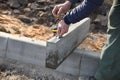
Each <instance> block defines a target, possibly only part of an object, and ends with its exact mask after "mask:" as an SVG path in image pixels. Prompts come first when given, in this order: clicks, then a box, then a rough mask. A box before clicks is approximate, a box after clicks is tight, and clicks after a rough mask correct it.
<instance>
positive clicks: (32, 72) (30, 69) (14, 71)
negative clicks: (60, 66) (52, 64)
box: [0, 58, 78, 80]
mask: <svg viewBox="0 0 120 80" xmlns="http://www.w3.org/2000/svg"><path fill="white" fill-rule="evenodd" d="M77 79H78V77H77V76H73V75H70V74H65V73H61V72H58V71H55V70H52V69H48V68H41V67H38V66H34V65H31V64H24V63H18V62H15V61H12V60H5V61H4V64H3V60H2V59H1V58H0V80H77Z"/></svg>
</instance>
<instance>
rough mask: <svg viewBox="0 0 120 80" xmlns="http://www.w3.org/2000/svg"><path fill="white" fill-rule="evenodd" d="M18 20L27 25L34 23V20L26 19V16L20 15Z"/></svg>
mask: <svg viewBox="0 0 120 80" xmlns="http://www.w3.org/2000/svg"><path fill="white" fill-rule="evenodd" d="M18 19H20V20H21V21H22V22H24V23H27V24H29V23H31V22H32V20H31V19H30V18H29V17H26V16H24V15H19V17H18Z"/></svg>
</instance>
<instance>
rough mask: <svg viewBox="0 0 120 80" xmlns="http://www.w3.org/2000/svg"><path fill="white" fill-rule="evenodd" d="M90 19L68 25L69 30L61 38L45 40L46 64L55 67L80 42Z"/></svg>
mask: <svg viewBox="0 0 120 80" xmlns="http://www.w3.org/2000/svg"><path fill="white" fill-rule="evenodd" d="M89 25H90V19H89V18H85V19H83V20H82V21H80V22H78V23H76V24H73V25H71V26H70V29H69V32H68V33H67V34H65V35H64V36H63V38H60V39H58V38H56V37H54V38H52V39H51V40H49V41H48V42H47V58H46V66H47V67H49V68H57V67H58V66H59V65H60V64H61V63H62V62H63V61H64V59H65V58H66V57H67V56H68V55H69V54H70V53H71V52H72V51H73V50H74V49H75V48H76V47H77V46H78V45H79V44H80V43H81V41H82V40H83V39H84V38H85V37H86V36H87V34H88V31H89Z"/></svg>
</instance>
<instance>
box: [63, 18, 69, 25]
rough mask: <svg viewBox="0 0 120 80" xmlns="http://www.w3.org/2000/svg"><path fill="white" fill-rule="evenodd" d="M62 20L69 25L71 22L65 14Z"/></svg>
mask: <svg viewBox="0 0 120 80" xmlns="http://www.w3.org/2000/svg"><path fill="white" fill-rule="evenodd" d="M64 22H65V23H66V24H67V25H70V24H71V22H70V21H69V20H68V18H67V16H65V17H64Z"/></svg>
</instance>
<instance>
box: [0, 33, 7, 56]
mask: <svg viewBox="0 0 120 80" xmlns="http://www.w3.org/2000/svg"><path fill="white" fill-rule="evenodd" d="M7 41H8V37H7V36H6V35H5V34H4V33H3V32H0V57H2V58H5V56H6V49H7Z"/></svg>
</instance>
